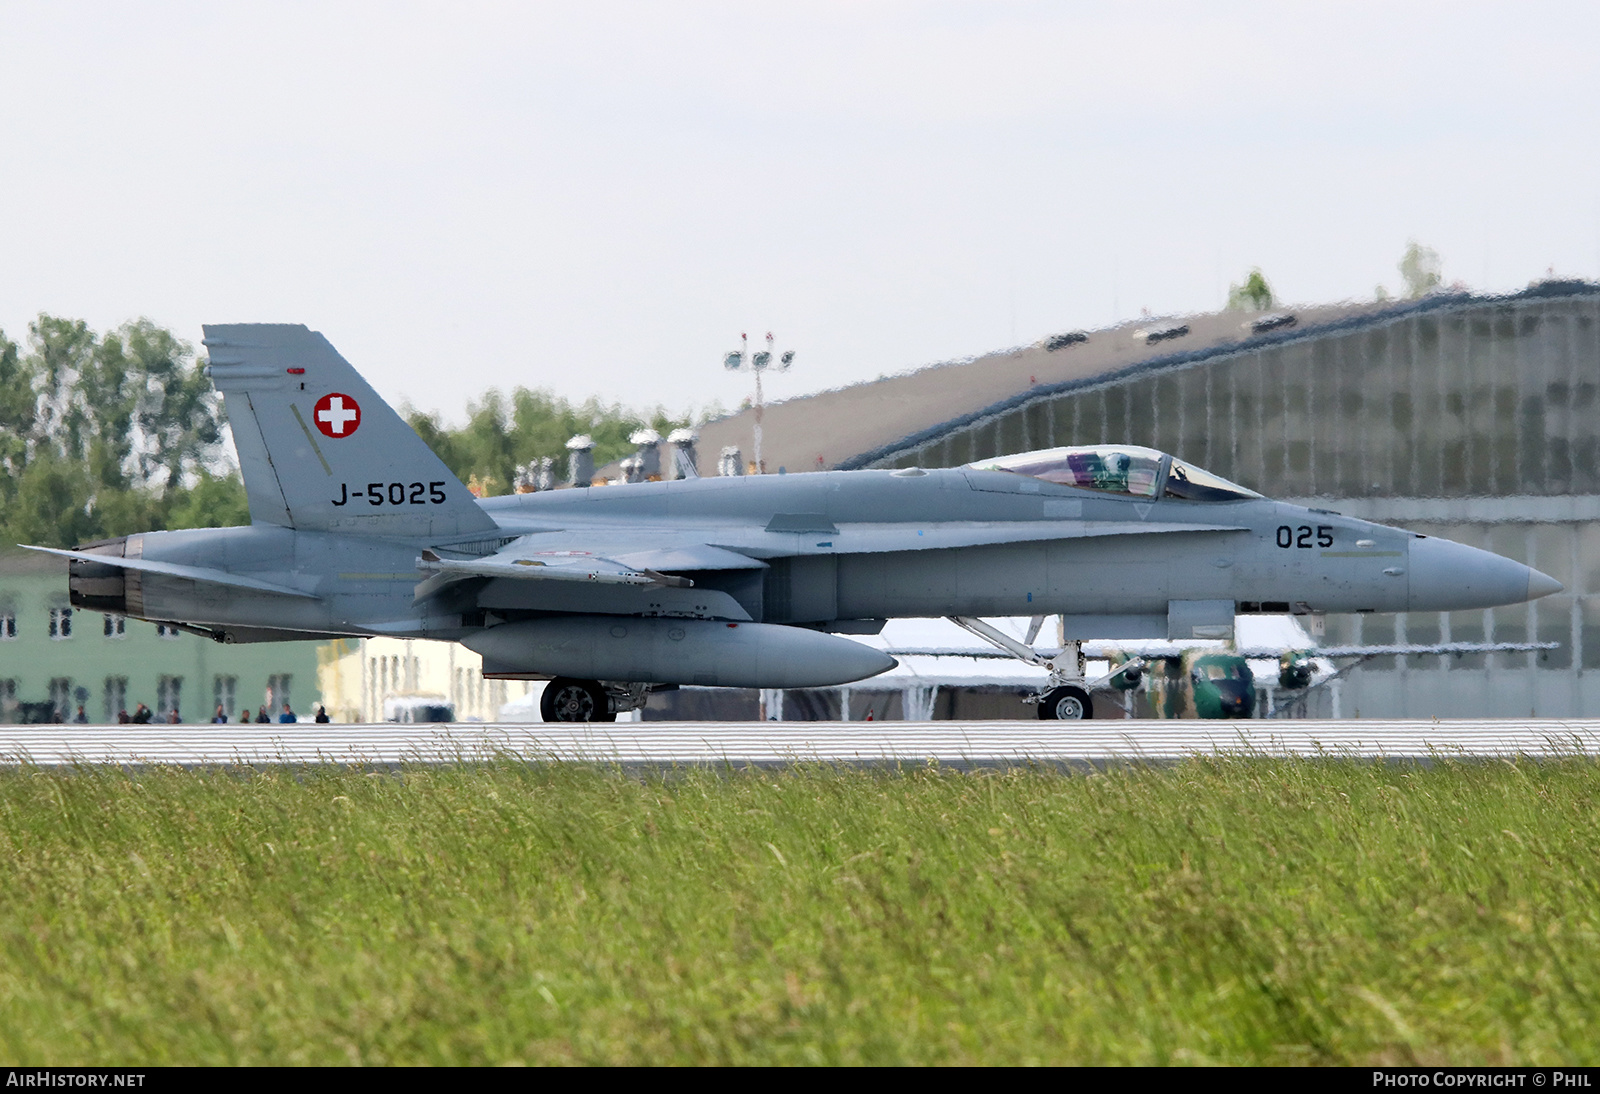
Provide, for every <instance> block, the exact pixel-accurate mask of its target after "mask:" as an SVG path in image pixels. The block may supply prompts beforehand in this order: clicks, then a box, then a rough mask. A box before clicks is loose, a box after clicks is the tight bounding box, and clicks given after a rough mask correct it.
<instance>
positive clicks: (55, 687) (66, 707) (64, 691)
mask: <svg viewBox="0 0 1600 1094" xmlns="http://www.w3.org/2000/svg"><path fill="white" fill-rule="evenodd" d="M50 706H51V707H52V708H53V709H54V710H55V712H56V721H58V722H65V721H66V720H67V719H68V718H70V717H71V716H72V680H71V679H70V678H68V677H65V676H57V677H56V678H55V679H53V680H51V681H50Z"/></svg>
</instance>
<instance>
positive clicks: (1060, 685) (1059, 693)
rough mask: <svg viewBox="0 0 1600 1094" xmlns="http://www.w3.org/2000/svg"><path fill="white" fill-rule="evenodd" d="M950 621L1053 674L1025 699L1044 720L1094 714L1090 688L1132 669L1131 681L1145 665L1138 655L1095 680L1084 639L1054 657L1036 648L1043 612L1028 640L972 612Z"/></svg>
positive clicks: (1061, 719) (1066, 645)
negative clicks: (1087, 669) (1091, 676)
mask: <svg viewBox="0 0 1600 1094" xmlns="http://www.w3.org/2000/svg"><path fill="white" fill-rule="evenodd" d="M949 619H950V622H952V623H954V624H955V625H956V626H958V627H961V628H962V629H963V630H966V631H970V632H971V633H972V634H975V635H977V636H978V637H979V638H981V639H983V640H984V641H985V642H987V643H989V644H990V645H991V646H994V647H995V648H996V649H999V650H1001V651H1002V652H1004V653H1008V654H1010V655H1011V656H1012V657H1015V658H1016V659H1017V660H1018V661H1024V662H1026V663H1027V664H1030V665H1037V666H1038V667H1039V668H1042V669H1044V670H1045V671H1047V672H1048V673H1049V674H1050V679H1049V680H1048V681H1047V682H1046V684H1045V687H1044V689H1043V690H1042V691H1040V692H1037V693H1036V694H1033V695H1029V696H1027V697H1026V698H1025V699H1023V700H1022V701H1023V702H1024V703H1030V704H1036V705H1037V706H1038V709H1039V717H1040V719H1041V720H1043V721H1047V722H1053V721H1076V720H1079V719H1086V718H1093V717H1094V702H1093V700H1091V699H1090V698H1089V692H1090V691H1092V690H1093V689H1095V688H1097V687H1101V686H1103V685H1105V684H1109V683H1110V682H1111V681H1112V680H1113V679H1114V678H1116V677H1117V676H1119V675H1121V674H1123V673H1129V674H1130V675H1129V676H1128V679H1129V680H1130V681H1131V680H1133V679H1135V677H1134V676H1133V675H1131V674H1133V673H1137V672H1138V671H1140V670H1141V669H1142V668H1143V667H1144V661H1143V659H1141V658H1134V659H1132V660H1130V661H1127V662H1125V663H1123V664H1122V665H1119V666H1118V667H1117V669H1116V671H1114V672H1112V673H1109V674H1108V675H1106V676H1103V677H1100V678H1098V679H1095V680H1089V679H1086V678H1085V676H1084V671H1083V670H1084V659H1083V643H1082V642H1068V643H1066V644H1065V645H1064V646H1063V647H1062V649H1061V652H1060V653H1057V654H1056V655H1055V656H1053V657H1045V656H1044V655H1043V654H1041V653H1039V652H1038V651H1037V650H1035V649H1034V648H1033V641H1034V639H1036V638H1038V637H1039V628H1040V626H1042V625H1043V623H1044V617H1043V616H1035V617H1034V619H1033V623H1032V625H1031V626H1030V627H1029V628H1028V637H1027V640H1026V641H1023V642H1018V641H1017V640H1016V639H1015V638H1012V637H1011V636H1010V635H1009V634H1005V633H1003V632H1001V631H998V630H995V628H993V627H991V626H989V624H987V623H985V622H984V621H983V620H981V619H974V618H972V617H971V616H955V615H952V616H950V617H949Z"/></svg>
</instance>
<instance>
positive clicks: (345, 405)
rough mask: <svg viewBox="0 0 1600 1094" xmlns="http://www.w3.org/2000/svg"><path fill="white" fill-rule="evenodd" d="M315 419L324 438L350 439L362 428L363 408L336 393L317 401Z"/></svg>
mask: <svg viewBox="0 0 1600 1094" xmlns="http://www.w3.org/2000/svg"><path fill="white" fill-rule="evenodd" d="M314 417H315V419H316V422H317V429H318V430H320V431H321V432H322V434H323V436H325V437H348V436H350V434H352V433H354V432H355V431H356V430H357V429H359V428H360V426H361V407H359V406H357V405H356V401H355V400H354V399H352V398H350V396H348V395H340V394H339V393H338V392H337V391H336V392H333V393H332V394H331V395H324V396H323V397H322V398H320V399H318V400H317V408H316V411H315V414H314Z"/></svg>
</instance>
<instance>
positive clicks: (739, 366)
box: [722, 331, 794, 475]
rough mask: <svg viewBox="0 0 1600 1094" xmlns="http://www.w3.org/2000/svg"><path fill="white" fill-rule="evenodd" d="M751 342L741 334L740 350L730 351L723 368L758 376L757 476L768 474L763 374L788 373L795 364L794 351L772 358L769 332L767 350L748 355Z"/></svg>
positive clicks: (770, 334) (786, 351)
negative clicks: (763, 450)
mask: <svg viewBox="0 0 1600 1094" xmlns="http://www.w3.org/2000/svg"><path fill="white" fill-rule="evenodd" d="M749 348H750V340H749V338H748V336H746V335H745V333H744V332H743V331H740V332H739V348H738V349H736V350H730V351H728V353H727V354H726V355H725V356H724V357H723V358H722V364H723V367H725V368H726V369H727V370H728V371H729V372H753V373H755V374H756V430H755V434H756V436H755V442H756V444H755V448H756V457H755V464H756V474H758V475H761V474H764V473H765V472H766V470H767V469H766V466H765V465H764V464H763V463H762V462H761V414H762V411H763V410H764V409H765V407H764V404H763V402H762V397H761V374H762V373H763V372H765V371H767V369H769V368H772V367H774V366H776V368H777V370H778V371H779V372H788V371H789V366H790V365H791V364H793V363H794V350H792V349H786V350H784V351H783V353H782V354H781V355H780V356H779V357H778V358H777V360H776V361H774V360H773V357H772V332H771V331H768V332H767V348H766V349H764V350H757V351H756V352H755V353H748V352H747V351H748V350H749Z"/></svg>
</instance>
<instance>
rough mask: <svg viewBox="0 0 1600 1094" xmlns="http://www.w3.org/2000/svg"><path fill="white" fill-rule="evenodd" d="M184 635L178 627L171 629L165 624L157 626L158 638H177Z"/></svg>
mask: <svg viewBox="0 0 1600 1094" xmlns="http://www.w3.org/2000/svg"><path fill="white" fill-rule="evenodd" d="M182 633H183V632H182V631H180V630H179V629H178V628H177V627H169V626H167V625H166V624H165V623H157V624H156V637H157V638H176V637H178V636H179V635H180V634H182Z"/></svg>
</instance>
